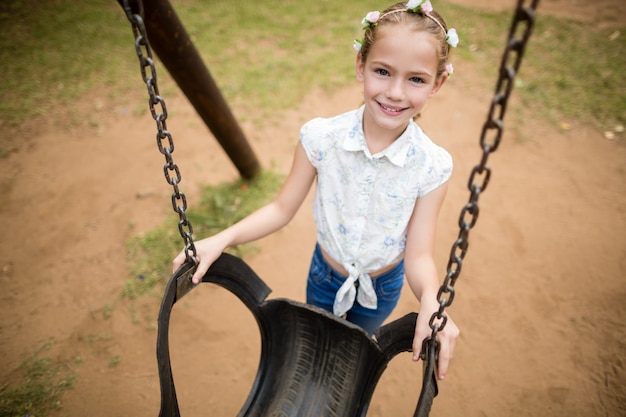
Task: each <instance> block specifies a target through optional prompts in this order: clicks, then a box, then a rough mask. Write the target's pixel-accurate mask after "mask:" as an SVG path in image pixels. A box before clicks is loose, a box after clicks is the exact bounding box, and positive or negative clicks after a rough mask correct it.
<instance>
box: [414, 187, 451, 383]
mask: <svg viewBox="0 0 626 417" xmlns="http://www.w3.org/2000/svg"><path fill="white" fill-rule="evenodd" d="M447 188H448V185H447V183H445V184H443V185H441V186H440V187H439V188H437V189H435V190H434V191H431V192H430V193H428V194H427V195H425V196H424V197H421V198H419V199H418V200H417V202H416V203H415V209H414V211H413V214H412V216H411V220H410V221H409V226H408V231H407V243H406V253H405V260H404V264H405V271H406V277H407V281H408V282H409V286H410V287H411V290H412V291H413V293H414V294H415V296H416V297H417V299H418V300H419V302H420V310H419V315H418V317H417V323H416V325H415V337H414V339H413V360H414V361H418V360H419V354H420V351H421V349H422V342H423V341H424V339H425V338H427V337H428V336H430V334H431V329H430V326H429V325H428V322H429V320H430V318H431V316H432V314H433V313H434V312H436V311H437V310H438V309H439V302H438V301H437V292H438V291H439V286H440V283H439V278H438V275H437V268H436V266H435V260H434V247H435V235H436V229H437V218H438V217H439V210H440V208H441V205H442V203H443V199H444V197H445V195H446V191H447ZM458 336H459V329H458V328H457V326H456V324H454V322H453V321H452V319H451V318H450V317H448V321H447V323H446V326H445V327H444V329H443V330H442V331H441V332H439V333H438V340H439V343H440V351H439V361H438V374H437V377H438V378H439V379H443V378H444V377H445V374H446V372H447V370H448V364H449V362H450V359H451V358H452V354H453V351H454V346H455V343H456V339H457V337H458Z"/></svg>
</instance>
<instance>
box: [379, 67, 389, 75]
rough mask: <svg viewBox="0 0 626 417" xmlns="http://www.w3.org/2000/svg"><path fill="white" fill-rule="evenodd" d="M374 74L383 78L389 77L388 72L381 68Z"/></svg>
mask: <svg viewBox="0 0 626 417" xmlns="http://www.w3.org/2000/svg"><path fill="white" fill-rule="evenodd" d="M376 73H377V74H378V75H382V76H383V77H386V76H387V75H389V71H387V70H386V69H383V68H380V69H377V70H376Z"/></svg>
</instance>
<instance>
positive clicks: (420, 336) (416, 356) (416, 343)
mask: <svg viewBox="0 0 626 417" xmlns="http://www.w3.org/2000/svg"><path fill="white" fill-rule="evenodd" d="M424 339H426V333H422V332H415V337H414V338H413V362H418V361H419V360H420V359H421V357H420V355H421V353H422V346H423V345H424Z"/></svg>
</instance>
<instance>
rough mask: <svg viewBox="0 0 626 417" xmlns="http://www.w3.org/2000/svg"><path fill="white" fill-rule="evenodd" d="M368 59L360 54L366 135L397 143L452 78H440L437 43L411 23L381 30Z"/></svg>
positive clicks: (357, 70) (359, 67)
mask: <svg viewBox="0 0 626 417" xmlns="http://www.w3.org/2000/svg"><path fill="white" fill-rule="evenodd" d="M378 31H379V32H378V33H377V38H376V41H375V42H374V44H373V45H372V46H371V48H370V50H369V53H368V55H367V58H366V61H365V62H363V60H362V59H361V56H360V54H357V63H356V73H357V79H358V80H359V81H360V82H363V90H364V92H363V94H364V99H365V113H364V116H363V129H364V132H365V134H366V137H368V136H369V135H375V136H380V137H389V136H390V134H391V135H393V139H396V138H397V137H398V136H400V135H401V134H402V132H403V131H404V130H405V129H406V126H407V124H408V123H409V121H410V120H411V119H412V118H413V117H414V116H416V115H417V114H418V113H419V112H420V111H421V110H422V109H423V108H424V105H425V104H426V101H428V99H429V98H430V97H432V96H433V95H434V94H435V93H436V92H437V91H438V90H439V88H441V86H442V85H443V84H444V82H445V81H446V79H447V75H445V74H444V75H442V76H441V77H440V78H439V79H437V67H438V64H439V61H438V57H437V43H436V42H437V40H436V39H435V37H434V36H433V35H431V34H430V33H427V32H421V31H420V32H416V31H414V30H412V29H411V28H409V27H408V26H407V25H402V24H400V25H391V26H387V27H380V28H378Z"/></svg>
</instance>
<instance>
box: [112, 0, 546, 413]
mask: <svg viewBox="0 0 626 417" xmlns="http://www.w3.org/2000/svg"><path fill="white" fill-rule="evenodd" d="M144 1H146V2H148V0H144ZM119 2H120V4H121V5H122V7H123V9H124V11H125V13H126V16H127V18H128V20H129V21H130V22H131V25H132V29H133V33H134V35H135V49H136V52H137V56H138V58H139V62H140V67H141V74H142V77H143V80H144V82H145V84H146V86H147V88H148V94H149V96H150V100H149V106H150V111H151V114H152V117H153V118H154V120H155V121H156V124H157V131H158V133H157V144H158V148H159V151H160V152H161V153H162V154H163V155H164V156H165V159H166V164H165V166H164V173H165V178H166V180H167V182H168V183H169V184H170V185H171V186H172V187H173V194H172V199H171V200H172V207H173V209H174V211H175V212H176V213H177V214H178V215H179V223H178V228H179V232H180V234H181V237H182V238H183V241H184V243H185V254H186V258H187V261H186V262H185V264H184V265H183V266H182V267H180V268H179V269H178V270H177V271H176V272H175V273H174V274H173V275H172V277H171V278H170V280H169V282H168V284H167V286H166V288H165V293H164V296H163V299H162V303H161V308H160V312H159V318H158V334H157V361H158V369H159V380H160V387H161V409H160V413H159V416H160V417H179V416H180V412H179V408H178V402H177V397H176V390H175V387H174V379H173V376H172V369H171V363H170V354H169V340H168V332H169V320H170V315H171V310H172V308H173V306H174V304H175V303H176V302H177V301H179V300H180V299H181V298H182V297H183V296H184V295H185V294H186V293H188V292H189V291H191V290H192V289H193V287H194V285H193V284H192V283H191V276H192V275H193V272H194V271H195V268H196V265H197V260H196V249H195V246H194V242H193V231H192V226H191V223H190V222H189V220H188V219H187V216H186V209H187V201H186V198H185V196H184V194H183V193H182V192H181V191H180V189H179V187H178V185H179V183H180V181H181V175H180V170H179V168H178V166H177V165H176V164H175V163H174V161H173V158H172V153H173V151H174V143H173V139H172V136H171V134H170V132H169V131H168V130H167V126H166V119H167V111H166V107H165V102H164V100H163V98H162V97H161V96H160V95H159V91H158V86H157V80H156V69H155V65H154V60H153V58H152V52H151V47H150V44H149V42H148V37H147V32H146V28H145V25H144V18H143V4H142V3H141V0H134V1H132V4H131V0H119ZM538 2H539V0H531V1H530V3H531V4H530V6H525V4H524V3H525V0H518V3H517V7H516V10H515V13H514V16H513V21H512V24H511V28H510V31H509V35H508V39H507V44H506V48H505V51H504V54H503V57H502V60H501V64H500V71H499V77H498V81H497V84H496V91H495V95H494V97H493V99H492V101H491V106H490V109H489V113H488V116H487V121H486V122H485V124H484V125H483V129H482V132H481V136H480V146H481V149H482V152H483V154H482V157H481V160H480V163H479V164H478V165H476V166H475V167H474V168H473V169H472V171H471V173H470V178H469V182H468V188H469V190H470V197H469V201H468V203H467V204H466V205H465V206H464V207H463V208H462V210H461V214H460V217H459V228H460V231H459V235H458V238H457V240H456V241H455V242H454V243H453V245H452V248H451V251H450V258H449V261H448V264H447V272H446V276H445V279H444V282H443V284H442V285H441V287H440V289H439V292H438V295H437V297H438V301H439V305H440V308H439V310H438V311H437V312H435V313H434V314H433V315H432V317H431V319H430V321H429V325H430V327H431V330H432V333H431V335H430V336H429V337H428V338H427V339H426V340H425V341H424V344H423V346H422V351H421V358H422V359H423V360H424V373H423V383H422V388H421V392H420V395H419V400H418V404H417V407H416V410H415V413H414V417H425V416H428V414H429V413H430V409H431V406H432V402H433V399H434V397H435V396H437V394H438V387H437V381H436V376H435V366H436V365H435V364H436V360H437V350H438V345H437V344H438V342H437V333H438V332H440V331H441V330H442V329H443V328H444V326H445V325H446V319H447V316H446V315H445V309H446V308H447V307H449V306H450V305H451V304H452V301H453V299H454V294H455V290H454V285H455V282H456V280H457V278H458V277H459V274H460V272H461V266H462V261H463V259H464V257H465V255H466V253H467V249H468V246H469V242H468V236H469V232H470V230H471V229H472V227H474V225H475V224H476V221H477V218H478V212H479V207H478V199H479V196H480V194H481V193H482V192H483V191H484V190H485V189H486V187H487V184H488V182H489V179H490V176H491V169H490V168H489V167H488V166H487V159H488V157H489V155H490V154H491V153H492V152H494V151H495V150H496V149H497V148H498V146H499V143H500V141H501V137H502V132H503V117H504V113H505V111H506V105H507V101H508V98H509V95H510V93H511V91H512V89H513V81H514V79H515V76H516V74H517V72H518V70H519V67H520V64H521V60H522V56H523V53H524V50H525V47H526V44H527V42H528V39H529V38H530V34H531V32H532V27H533V25H534V21H535V10H536V7H537V5H538ZM171 13H173V10H172V11H171ZM147 68H148V69H149V72H148V71H146V69H147ZM164 142H165V145H164ZM202 282H209V283H214V284H217V285H220V286H222V287H224V288H226V289H227V290H229V291H230V292H232V293H233V294H234V295H236V296H237V297H238V298H239V300H241V301H242V302H243V303H244V304H245V305H246V307H247V308H248V309H249V310H250V311H251V312H252V314H253V316H254V318H255V319H256V321H257V324H258V326H259V330H260V333H261V358H260V361H259V368H258V371H257V375H256V379H255V381H254V383H253V386H252V388H251V391H250V394H249V396H248V399H247V400H246V402H245V404H244V405H243V407H242V408H241V411H240V412H239V414H238V416H240V417H252V416H259V417H260V416H285V417H305V416H308V417H319V416H328V417H357V416H362V417H363V416H365V415H366V413H367V409H368V406H369V403H370V400H371V396H372V395H373V392H374V388H375V387H376V384H377V382H378V380H379V379H380V377H381V376H382V374H383V372H384V370H385V368H386V367H387V364H388V363H389V361H390V360H391V359H393V357H395V356H396V355H397V354H399V353H401V352H408V351H411V347H412V346H411V345H412V341H413V334H414V327H415V321H416V319H417V314H416V313H410V314H407V315H405V316H404V317H402V318H400V319H397V320H395V321H393V322H391V323H388V324H386V325H384V326H382V327H381V328H380V329H379V330H377V331H376V332H375V338H374V339H372V338H370V337H369V336H368V335H367V333H366V332H365V331H364V330H363V329H361V328H360V327H358V326H356V325H354V324H352V323H349V322H347V321H345V320H343V319H341V318H339V317H336V316H334V315H333V314H331V313H328V312H326V311H324V310H321V309H318V308H316V307H313V306H309V305H306V304H303V303H299V302H296V301H293V300H289V299H270V300H268V299H267V296H268V295H269V294H270V292H271V290H270V288H269V287H267V285H266V284H265V283H264V282H263V280H262V279H261V278H259V277H258V276H257V275H256V274H255V273H254V271H253V270H252V269H251V268H250V267H249V266H248V265H246V263H245V262H244V261H243V260H241V259H239V258H237V257H234V256H232V255H228V254H222V255H221V256H220V257H219V258H218V259H217V261H216V262H215V263H213V265H211V267H210V268H209V270H208V271H207V273H206V274H205V276H204V277H203V279H202Z"/></svg>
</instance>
